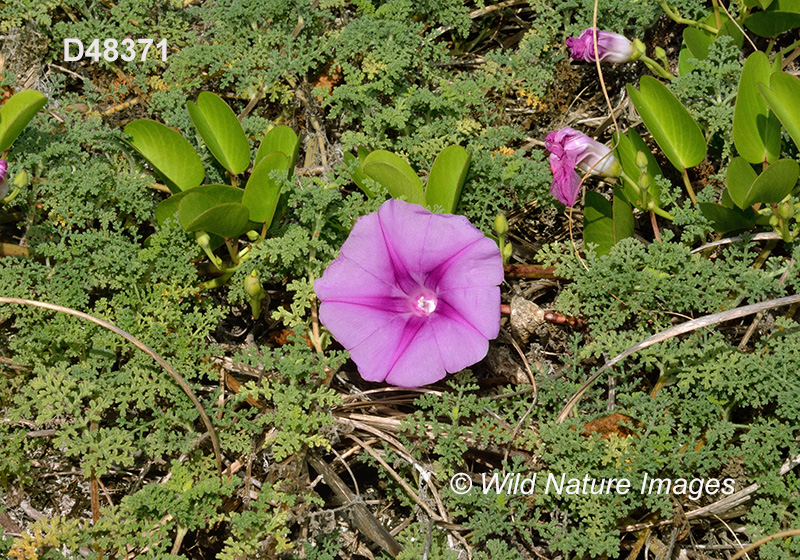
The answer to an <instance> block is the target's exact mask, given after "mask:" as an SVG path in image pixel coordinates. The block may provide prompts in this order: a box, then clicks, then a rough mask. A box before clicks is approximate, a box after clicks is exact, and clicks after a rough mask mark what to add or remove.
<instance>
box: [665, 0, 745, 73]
mask: <svg viewBox="0 0 800 560" xmlns="http://www.w3.org/2000/svg"><path fill="white" fill-rule="evenodd" d="M700 22H701V23H705V24H707V25H710V26H711V27H716V25H717V22H716V17H715V16H714V13H713V12H709V14H708V15H706V17H704V18H703V19H701V20H700ZM721 36H729V37H732V38H733V43H734V44H735V45H736V46H737V47H739V48H741V46H742V43H743V42H744V35H743V34H742V32H741V31H739V28H738V27H737V26H736V23H735V22H733V21H732V20H731V18H729V17H728V16H727V15H725V14H720V28H719V31H718V32H717V34H716V35H715V34H714V33H711V32H709V31H706V30H705V29H700V28H699V27H687V28H685V29H684V30H683V42H682V44H681V51H680V54H679V55H678V73H679V74H680V75H681V76H685V75H686V74H688V73H689V72H691V71H692V70H694V69H695V66H694V65H693V64H692V63H691V62H689V59H691V58H696V59H697V60H706V59H707V58H708V52H709V49H710V47H711V45H712V44H713V43H714V41H716V39H717V37H721Z"/></svg>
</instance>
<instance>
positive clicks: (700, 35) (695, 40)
mask: <svg viewBox="0 0 800 560" xmlns="http://www.w3.org/2000/svg"><path fill="white" fill-rule="evenodd" d="M714 39H715V36H714V35H712V34H711V33H709V32H708V31H705V30H704V29H700V28H699V27H687V28H685V29H684V30H683V44H682V45H681V51H680V54H679V55H678V72H679V73H680V75H681V76H685V75H686V74H688V73H689V72H691V71H692V70H694V68H695V67H694V65H693V64H691V63H690V62H689V59H690V58H696V59H697V60H705V59H706V58H708V50H709V49H710V48H711V44H712V43H713V42H714Z"/></svg>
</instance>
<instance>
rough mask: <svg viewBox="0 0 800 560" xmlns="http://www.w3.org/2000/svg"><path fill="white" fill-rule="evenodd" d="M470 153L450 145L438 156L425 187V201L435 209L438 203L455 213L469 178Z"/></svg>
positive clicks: (445, 209) (429, 206) (449, 211)
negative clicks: (466, 180)
mask: <svg viewBox="0 0 800 560" xmlns="http://www.w3.org/2000/svg"><path fill="white" fill-rule="evenodd" d="M469 161H470V155H469V152H467V150H465V149H464V148H462V147H461V146H448V147H447V148H445V149H444V150H442V151H441V153H440V154H439V155H438V156H436V160H435V161H434V162H433V166H432V167H431V173H430V175H429V176H428V185H427V187H426V188H425V203H426V204H427V206H428V208H430V209H431V210H433V208H434V207H435V206H436V205H439V206H441V207H442V208H444V211H445V212H446V213H448V214H453V213H455V211H456V207H457V206H458V199H459V198H461V188H462V187H463V186H464V180H465V179H466V178H467V171H468V170H469Z"/></svg>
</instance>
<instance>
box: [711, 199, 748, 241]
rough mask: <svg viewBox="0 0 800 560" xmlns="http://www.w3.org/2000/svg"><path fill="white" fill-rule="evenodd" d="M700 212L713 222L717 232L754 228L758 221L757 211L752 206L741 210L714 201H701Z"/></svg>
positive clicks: (712, 225) (712, 224)
mask: <svg viewBox="0 0 800 560" xmlns="http://www.w3.org/2000/svg"><path fill="white" fill-rule="evenodd" d="M698 206H699V207H700V212H702V213H703V216H705V217H706V219H708V221H710V222H711V227H713V228H714V231H716V232H717V233H728V232H731V231H742V230H747V229H750V228H752V227H753V226H754V225H755V223H756V218H755V212H753V209H752V208H748V209H747V210H741V209H739V208H725V207H724V206H722V205H721V204H714V203H713V202H701V203H700V204H699V205H698Z"/></svg>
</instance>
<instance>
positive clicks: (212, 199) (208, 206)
mask: <svg viewBox="0 0 800 560" xmlns="http://www.w3.org/2000/svg"><path fill="white" fill-rule="evenodd" d="M243 194H244V191H242V189H237V188H236V187H230V186H228V185H205V186H204V187H198V188H196V189H192V190H191V191H188V192H187V193H186V194H185V195H183V197H182V200H180V202H179V204H178V221H179V222H180V224H181V227H183V229H184V230H186V231H189V232H192V231H207V232H209V233H215V234H217V235H219V236H221V237H238V236H239V235H241V234H242V233H244V232H245V231H247V229H248V227H249V222H250V221H249V217H250V211H249V210H248V209H247V207H246V206H245V205H244V204H242V203H241V200H242V195H243Z"/></svg>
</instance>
